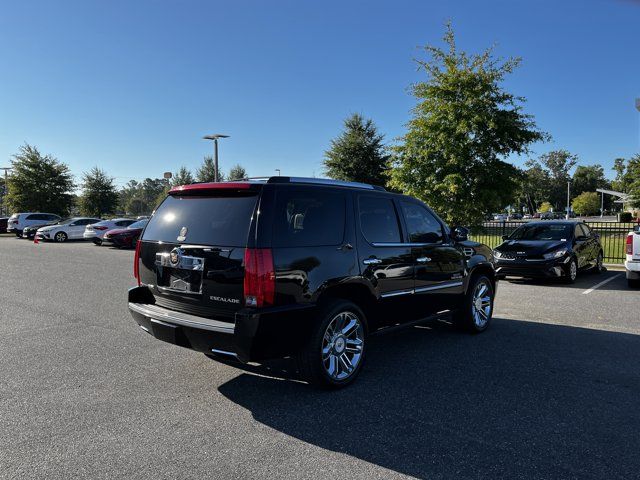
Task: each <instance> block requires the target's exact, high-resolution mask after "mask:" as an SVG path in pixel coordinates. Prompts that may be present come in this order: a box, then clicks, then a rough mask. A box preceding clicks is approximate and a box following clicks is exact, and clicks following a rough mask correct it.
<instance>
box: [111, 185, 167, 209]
mask: <svg viewBox="0 0 640 480" xmlns="http://www.w3.org/2000/svg"><path fill="white" fill-rule="evenodd" d="M168 188H169V182H168V181H167V180H165V179H163V178H145V179H144V180H143V181H142V182H137V181H136V180H130V181H129V182H128V183H127V184H126V185H125V186H124V187H123V188H122V189H121V190H120V192H119V202H118V203H119V208H120V209H121V210H122V211H124V212H126V213H128V214H130V215H148V214H150V213H151V212H152V211H153V209H154V208H155V207H156V206H157V205H158V203H159V202H160V200H161V199H164V197H165V196H166V192H167V190H168Z"/></svg>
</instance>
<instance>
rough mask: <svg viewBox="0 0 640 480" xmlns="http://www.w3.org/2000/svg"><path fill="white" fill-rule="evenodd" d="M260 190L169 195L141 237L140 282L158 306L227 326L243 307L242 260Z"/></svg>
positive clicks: (209, 189)
mask: <svg viewBox="0 0 640 480" xmlns="http://www.w3.org/2000/svg"><path fill="white" fill-rule="evenodd" d="M261 189H262V185H261V184H255V183H226V184H225V183H222V184H201V185H198V184H195V185H189V186H186V187H182V188H181V189H176V190H172V192H171V193H170V195H169V196H168V197H167V199H166V200H165V201H164V202H162V204H161V205H160V206H159V207H158V209H157V210H156V212H155V213H154V215H153V216H152V218H151V219H150V220H149V223H148V225H147V227H146V228H145V230H144V233H143V235H142V240H141V243H140V253H139V255H140V257H139V267H138V268H139V281H140V282H141V283H142V284H146V285H148V286H149V288H150V289H151V292H152V293H153V295H154V297H155V302H156V304H157V305H159V306H161V307H164V308H168V309H170V310H175V311H179V312H184V313H189V314H192V315H197V316H201V317H207V318H217V319H219V320H223V321H229V322H232V321H233V320H234V314H235V312H236V311H238V310H239V309H240V308H242V307H243V306H244V298H243V294H244V285H243V283H244V263H243V260H244V257H245V250H246V247H247V242H248V238H249V235H250V231H252V223H253V219H254V218H255V216H256V211H257V206H258V201H259V197H260V192H261Z"/></svg>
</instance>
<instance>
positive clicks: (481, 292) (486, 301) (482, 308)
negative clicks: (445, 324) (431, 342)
mask: <svg viewBox="0 0 640 480" xmlns="http://www.w3.org/2000/svg"><path fill="white" fill-rule="evenodd" d="M494 300H495V288H494V286H493V283H492V282H491V280H490V279H489V277H487V276H486V275H474V276H472V277H471V280H470V281H469V286H468V288H467V293H466V294H465V295H464V299H463V301H462V308H460V309H459V310H457V311H456V312H455V313H454V314H453V321H454V323H455V325H456V326H457V327H459V328H460V329H462V330H465V331H467V332H470V333H480V332H484V331H485V330H486V329H487V328H489V325H490V324H491V318H492V317H493V303H494Z"/></svg>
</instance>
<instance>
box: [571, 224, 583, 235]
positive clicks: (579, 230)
mask: <svg viewBox="0 0 640 480" xmlns="http://www.w3.org/2000/svg"><path fill="white" fill-rule="evenodd" d="M584 236H585V234H584V231H583V230H582V228H580V224H579V223H576V226H575V227H574V232H573V238H579V237H584Z"/></svg>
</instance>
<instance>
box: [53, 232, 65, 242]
mask: <svg viewBox="0 0 640 480" xmlns="http://www.w3.org/2000/svg"><path fill="white" fill-rule="evenodd" d="M54 238H55V240H56V242H64V241H65V240H66V239H67V236H66V235H65V234H64V232H58V233H56V236H55V237H54Z"/></svg>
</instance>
